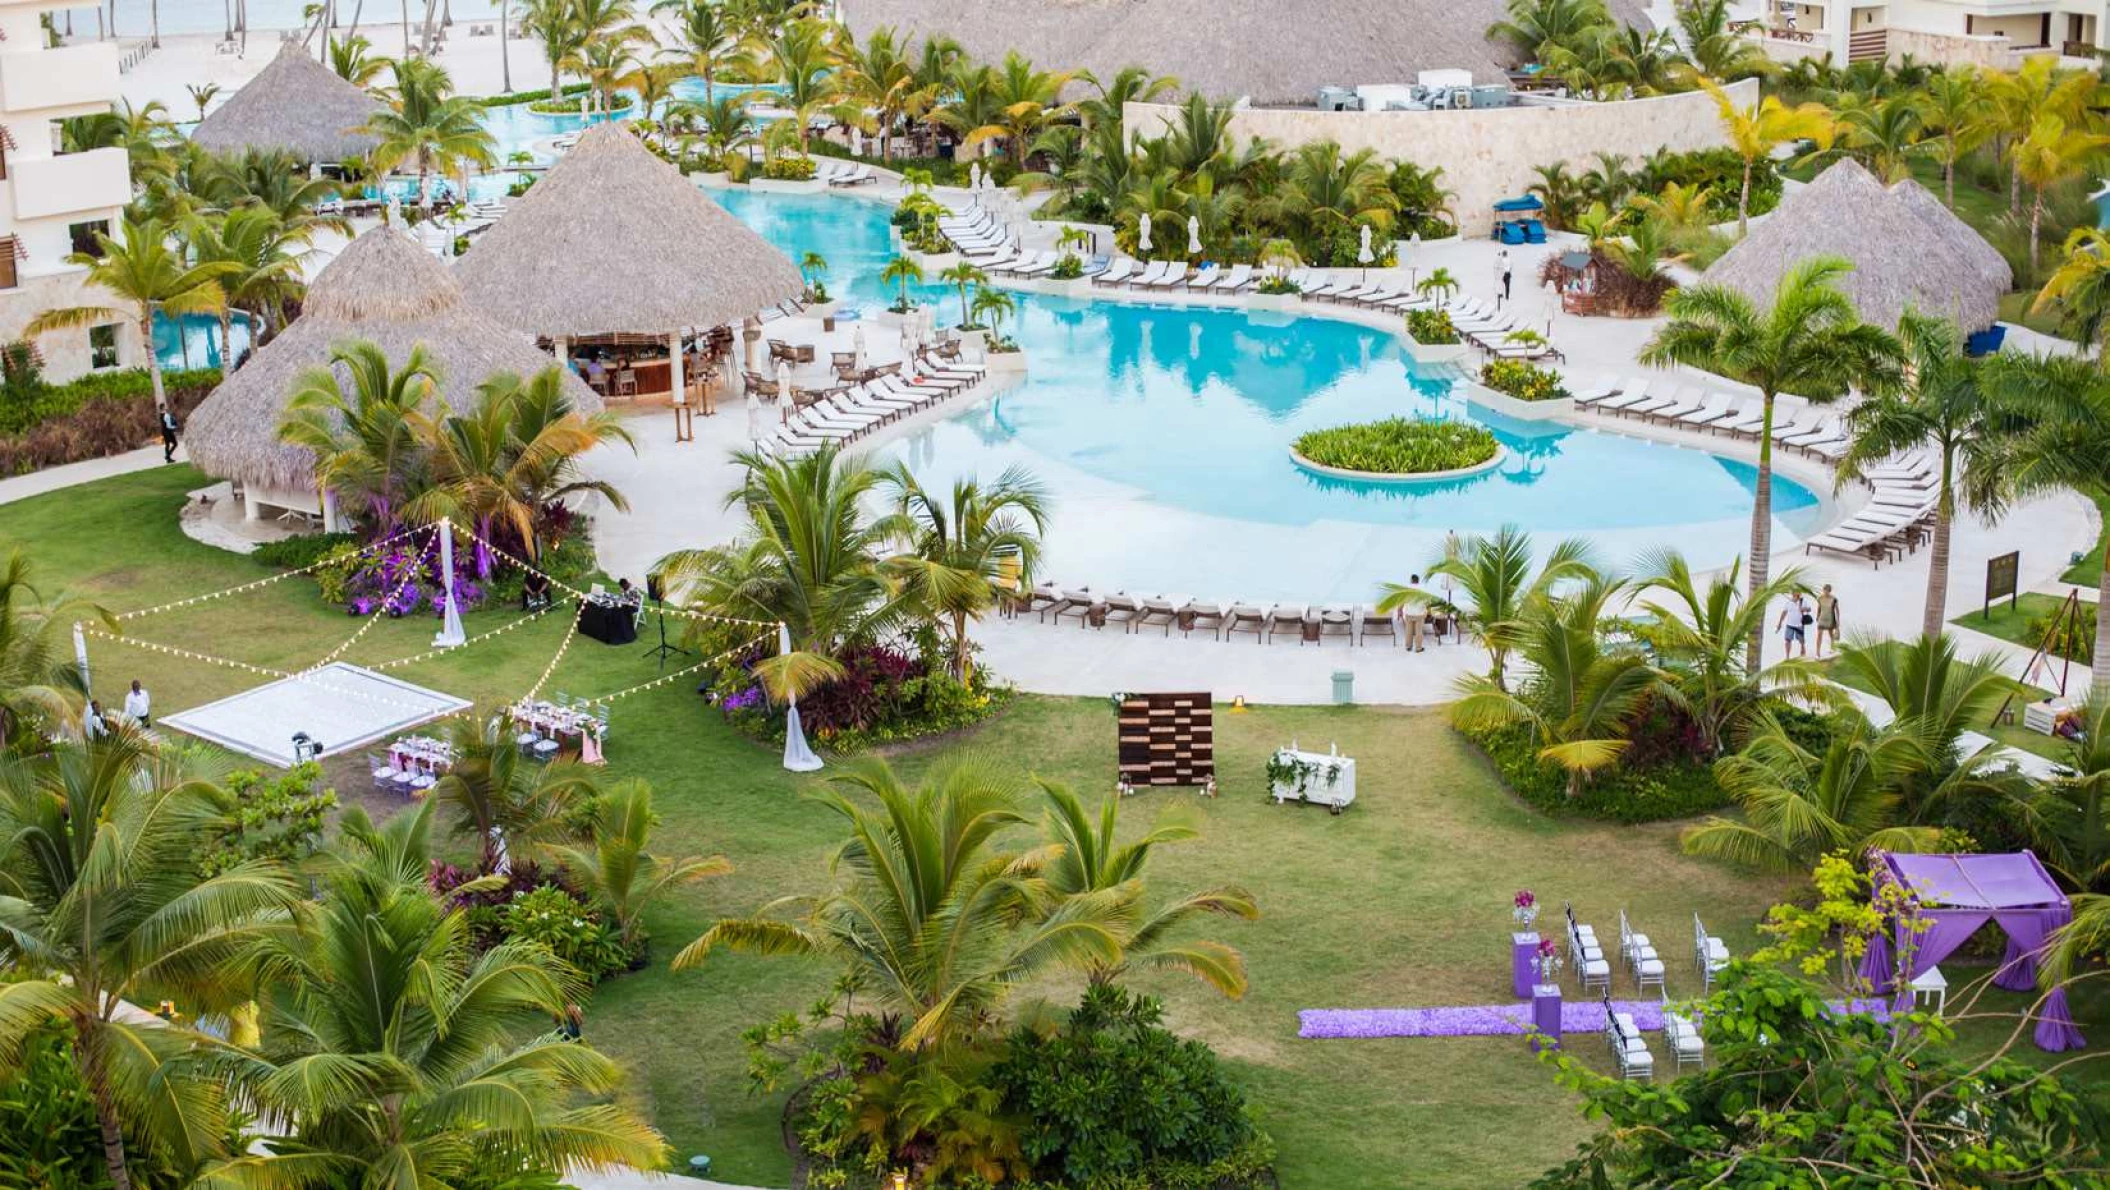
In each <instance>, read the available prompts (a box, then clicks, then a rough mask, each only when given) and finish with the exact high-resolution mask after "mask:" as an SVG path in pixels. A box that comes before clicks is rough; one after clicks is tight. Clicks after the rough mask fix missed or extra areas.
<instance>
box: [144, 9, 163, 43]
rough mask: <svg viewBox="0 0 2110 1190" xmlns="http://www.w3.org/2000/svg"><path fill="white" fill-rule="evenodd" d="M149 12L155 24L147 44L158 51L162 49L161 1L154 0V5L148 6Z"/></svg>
mask: <svg viewBox="0 0 2110 1190" xmlns="http://www.w3.org/2000/svg"><path fill="white" fill-rule="evenodd" d="M147 12H148V14H149V17H150V19H151V20H152V21H153V24H154V29H153V32H152V34H151V35H149V36H148V38H147V44H148V45H150V46H153V47H154V48H155V49H157V50H158V49H160V48H161V0H153V3H151V4H149V5H148V6H147Z"/></svg>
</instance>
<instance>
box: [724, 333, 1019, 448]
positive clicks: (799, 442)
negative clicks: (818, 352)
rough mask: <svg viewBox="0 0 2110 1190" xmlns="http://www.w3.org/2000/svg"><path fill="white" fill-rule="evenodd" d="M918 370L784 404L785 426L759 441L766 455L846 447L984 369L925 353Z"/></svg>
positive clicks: (951, 392) (969, 383)
mask: <svg viewBox="0 0 2110 1190" xmlns="http://www.w3.org/2000/svg"><path fill="white" fill-rule="evenodd" d="M916 366H917V368H918V369H920V370H919V371H918V373H917V374H916V375H914V376H908V377H904V376H901V375H898V374H892V373H889V374H884V375H879V376H875V377H873V378H872V379H871V380H870V381H867V382H865V383H861V384H854V385H844V386H842V387H841V388H839V389H835V390H831V391H829V392H828V393H826V394H825V395H818V394H816V399H814V400H813V401H812V402H810V403H808V404H806V405H805V406H803V407H802V408H799V409H797V410H796V411H794V410H792V409H791V408H790V407H789V406H788V405H787V406H785V407H784V425H783V426H782V428H780V429H779V430H778V431H777V432H776V433H775V434H772V435H770V436H769V437H767V438H764V439H763V440H761V441H760V442H758V443H757V444H756V449H757V450H759V451H761V452H762V453H763V454H770V455H794V454H806V453H810V452H812V451H815V450H819V449H820V448H821V447H823V446H829V445H833V446H837V447H840V446H844V445H847V444H849V443H851V442H854V441H856V440H857V439H859V438H862V437H864V436H865V435H866V434H869V433H871V432H872V431H874V430H876V429H878V428H879V427H881V426H884V425H887V424H889V423H891V422H894V421H897V420H899V419H901V418H904V417H907V416H908V415H909V414H912V413H920V412H922V411H923V410H925V409H929V408H933V407H935V406H937V405H939V404H941V403H942V402H944V401H946V400H949V399H950V398H952V397H956V396H959V395H960V394H962V393H965V392H966V391H968V390H969V389H972V388H973V387H974V386H975V385H977V384H979V383H981V381H982V379H983V377H984V376H985V375H986V371H985V370H984V369H983V368H982V367H981V366H980V365H978V364H965V363H953V362H942V361H939V360H936V359H933V358H930V357H924V358H921V359H919V360H917V362H916Z"/></svg>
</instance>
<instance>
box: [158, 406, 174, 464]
mask: <svg viewBox="0 0 2110 1190" xmlns="http://www.w3.org/2000/svg"><path fill="white" fill-rule="evenodd" d="M176 429H177V426H176V411H175V410H173V409H171V408H169V407H168V406H166V405H163V406H162V407H161V461H162V462H164V463H173V462H175V461H176Z"/></svg>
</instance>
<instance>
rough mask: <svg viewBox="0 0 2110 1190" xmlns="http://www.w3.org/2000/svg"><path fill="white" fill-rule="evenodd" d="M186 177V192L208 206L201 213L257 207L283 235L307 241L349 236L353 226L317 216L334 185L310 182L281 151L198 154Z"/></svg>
mask: <svg viewBox="0 0 2110 1190" xmlns="http://www.w3.org/2000/svg"><path fill="white" fill-rule="evenodd" d="M190 176H191V188H192V189H193V190H195V191H196V192H197V196H198V197H199V198H202V199H204V200H205V202H206V204H207V210H206V212H205V213H211V214H225V213H226V212H228V211H232V210H234V209H235V208H237V207H262V208H264V209H265V210H267V211H270V212H271V213H272V214H273V215H276V216H277V217H278V221H279V222H280V223H281V224H283V225H284V226H285V230H286V234H288V235H298V236H301V237H303V238H312V237H313V236H314V234H315V233H316V232H318V231H334V232H337V233H338V234H340V235H344V236H350V235H351V232H352V225H351V223H350V222H349V221H347V220H346V219H345V218H344V217H343V216H341V215H322V214H318V213H317V212H316V206H317V205H318V204H320V203H322V202H323V201H324V200H326V199H331V198H335V197H337V195H338V194H339V192H340V187H339V185H338V183H336V182H334V181H331V180H330V179H328V178H311V177H309V176H308V173H307V167H306V166H305V165H304V164H303V163H302V162H301V161H300V159H299V158H297V157H295V156H294V155H293V154H291V153H288V152H285V151H283V150H279V149H245V150H244V151H242V152H241V153H238V154H226V155H221V154H211V153H205V154H200V156H199V157H198V159H197V160H196V161H195V162H194V163H192V165H191V175H190Z"/></svg>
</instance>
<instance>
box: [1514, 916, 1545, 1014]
mask: <svg viewBox="0 0 2110 1190" xmlns="http://www.w3.org/2000/svg"><path fill="white" fill-rule="evenodd" d="M1538 949H1539V936H1538V934H1537V932H1536V931H1532V930H1520V931H1518V932H1517V933H1514V934H1511V935H1510V936H1509V986H1510V989H1511V990H1512V991H1514V992H1515V993H1516V997H1517V999H1519V1000H1529V999H1531V985H1532V984H1535V983H1537V982H1538V978H1537V977H1536V976H1534V975H1533V974H1532V973H1531V958H1532V956H1533V955H1535V954H1537V953H1538Z"/></svg>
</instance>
